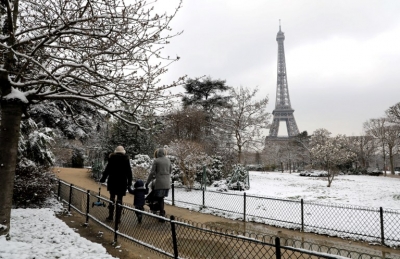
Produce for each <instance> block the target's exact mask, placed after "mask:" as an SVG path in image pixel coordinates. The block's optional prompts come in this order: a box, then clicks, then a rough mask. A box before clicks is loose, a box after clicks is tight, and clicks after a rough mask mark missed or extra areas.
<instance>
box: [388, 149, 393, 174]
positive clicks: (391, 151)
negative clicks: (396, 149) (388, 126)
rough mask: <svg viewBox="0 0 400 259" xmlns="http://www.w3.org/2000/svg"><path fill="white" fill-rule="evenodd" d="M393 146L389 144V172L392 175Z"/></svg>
mask: <svg viewBox="0 0 400 259" xmlns="http://www.w3.org/2000/svg"><path fill="white" fill-rule="evenodd" d="M393 156H394V155H393V147H392V146H391V145H389V164H390V173H391V174H392V175H394V159H393Z"/></svg>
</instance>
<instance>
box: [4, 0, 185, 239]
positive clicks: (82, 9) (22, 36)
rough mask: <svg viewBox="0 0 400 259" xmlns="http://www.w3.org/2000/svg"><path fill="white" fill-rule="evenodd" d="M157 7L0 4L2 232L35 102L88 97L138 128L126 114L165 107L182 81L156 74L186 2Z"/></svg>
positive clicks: (78, 1)
mask: <svg viewBox="0 0 400 259" xmlns="http://www.w3.org/2000/svg"><path fill="white" fill-rule="evenodd" d="M152 5H154V3H148V2H146V1H144V0H135V1H134V2H133V4H132V5H127V4H125V2H124V1H123V0H121V1H120V0H118V1H117V0H103V1H92V0H70V1H56V0H37V1H18V0H2V1H1V7H2V11H4V12H3V14H2V15H1V18H2V19H1V21H2V22H3V24H2V32H1V33H2V35H1V38H0V52H1V55H0V62H1V64H2V68H1V69H0V104H1V118H2V122H3V123H2V124H1V130H0V143H1V145H0V170H1V171H0V174H1V176H2V181H0V189H1V190H2V195H1V196H0V222H1V224H2V225H0V226H2V227H1V228H0V235H6V234H7V233H8V232H9V229H10V213H11V201H12V189H13V185H14V174H15V167H16V160H17V146H18V138H19V131H20V121H21V118H22V117H23V115H24V114H27V110H28V109H29V108H30V107H32V106H33V105H36V104H38V103H40V102H42V101H44V100H62V101H64V102H65V103H66V104H68V105H71V104H70V102H71V101H73V100H76V101H83V102H87V103H89V104H91V105H93V106H95V107H97V109H102V110H104V111H106V112H108V113H109V114H111V115H112V116H114V117H116V118H118V119H121V120H123V121H125V122H128V123H131V124H133V125H136V126H138V127H139V128H140V127H141V125H140V121H141V120H140V119H139V118H138V119H136V120H135V122H132V121H129V120H128V119H127V118H128V117H127V116H134V117H135V116H136V117H138V115H137V114H136V113H135V111H136V110H137V108H138V107H142V106H152V105H157V106H159V107H163V106H165V105H163V103H164V101H165V98H166V97H167V95H163V91H164V90H166V89H168V88H170V87H173V86H174V85H176V84H179V83H180V80H178V81H177V82H176V83H173V84H171V85H160V84H159V79H158V77H159V76H160V75H161V74H163V73H165V72H166V66H167V65H168V64H170V63H171V62H174V61H176V60H178V59H179V57H176V58H172V59H169V58H163V57H162V56H161V53H160V50H161V49H162V46H163V45H164V44H168V43H169V39H170V38H172V37H173V36H176V34H169V33H168V31H170V30H171V28H170V26H169V24H170V22H171V20H172V19H173V18H174V16H175V14H176V12H177V11H178V10H179V9H180V7H181V3H180V4H179V5H178V6H177V7H176V9H175V12H174V13H173V14H172V15H167V14H166V13H165V14H162V15H159V14H157V13H155V11H154V8H153V6H152ZM177 34H179V33H177ZM181 80H182V79H181ZM124 105H125V106H124ZM126 106H129V107H130V110H128V111H127V110H126V109H124V107H126ZM4 122H7V123H4Z"/></svg>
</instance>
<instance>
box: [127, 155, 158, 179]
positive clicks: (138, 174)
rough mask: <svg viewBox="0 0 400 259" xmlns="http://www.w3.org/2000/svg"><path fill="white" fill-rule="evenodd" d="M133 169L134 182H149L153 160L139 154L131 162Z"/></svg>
mask: <svg viewBox="0 0 400 259" xmlns="http://www.w3.org/2000/svg"><path fill="white" fill-rule="evenodd" d="M130 163H131V167H132V174H133V175H132V177H133V179H134V180H137V179H141V180H147V177H148V176H149V173H150V169H151V165H152V163H153V160H152V159H151V158H150V157H149V156H148V155H142V154H138V155H136V156H135V158H134V159H131V160H130Z"/></svg>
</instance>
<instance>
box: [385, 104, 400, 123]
mask: <svg viewBox="0 0 400 259" xmlns="http://www.w3.org/2000/svg"><path fill="white" fill-rule="evenodd" d="M386 114H387V115H388V117H389V119H390V120H391V121H392V122H394V123H397V124H400V102H398V103H396V104H395V105H393V106H390V108H389V109H388V110H387V111H386Z"/></svg>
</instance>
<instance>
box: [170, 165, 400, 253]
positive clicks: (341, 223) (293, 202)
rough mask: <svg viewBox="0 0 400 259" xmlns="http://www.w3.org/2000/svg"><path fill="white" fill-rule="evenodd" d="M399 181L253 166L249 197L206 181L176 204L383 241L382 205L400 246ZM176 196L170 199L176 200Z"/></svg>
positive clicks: (389, 238) (388, 232)
mask: <svg viewBox="0 0 400 259" xmlns="http://www.w3.org/2000/svg"><path fill="white" fill-rule="evenodd" d="M398 186H400V178H398V177H396V178H394V177H384V176H368V175H339V176H336V177H335V179H334V181H333V183H332V184H331V187H327V179H326V178H324V177H306V176H300V175H299V173H291V174H290V173H288V172H285V173H281V172H255V171H252V172H250V189H249V190H246V198H245V196H244V192H239V191H228V192H218V191H217V190H218V189H219V188H221V187H220V186H219V187H207V192H205V194H204V196H203V194H202V191H200V190H197V191H196V190H195V191H191V192H188V191H185V190H184V189H181V188H177V189H175V204H176V205H177V206H181V207H187V208H189V209H192V210H196V211H201V212H203V213H210V214H214V215H219V216H222V217H226V218H232V219H237V220H243V217H244V214H245V215H246V220H249V221H255V222H261V223H266V224H272V225H275V226H279V227H285V228H295V229H299V228H300V227H301V226H302V223H303V226H304V231H306V232H315V233H319V234H326V235H332V236H339V237H343V238H355V239H361V240H365V241H368V242H371V243H376V242H377V243H379V242H380V239H381V225H380V223H381V218H380V207H382V209H383V214H382V215H383V221H384V231H385V232H384V233H385V236H384V238H385V243H386V244H387V245H390V246H399V245H400V242H399V240H400V231H399V229H400V226H399V224H398V222H400V188H398ZM210 191H211V192H210ZM213 191H214V192H213ZM234 194H235V195H234ZM260 197H264V198H260ZM171 198H172V197H168V198H167V201H168V202H171ZM301 199H303V201H304V206H303V208H302V207H301V202H300V200H301ZM302 212H303V214H302Z"/></svg>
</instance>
